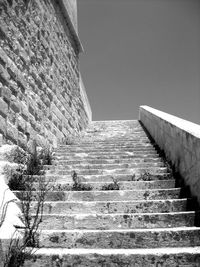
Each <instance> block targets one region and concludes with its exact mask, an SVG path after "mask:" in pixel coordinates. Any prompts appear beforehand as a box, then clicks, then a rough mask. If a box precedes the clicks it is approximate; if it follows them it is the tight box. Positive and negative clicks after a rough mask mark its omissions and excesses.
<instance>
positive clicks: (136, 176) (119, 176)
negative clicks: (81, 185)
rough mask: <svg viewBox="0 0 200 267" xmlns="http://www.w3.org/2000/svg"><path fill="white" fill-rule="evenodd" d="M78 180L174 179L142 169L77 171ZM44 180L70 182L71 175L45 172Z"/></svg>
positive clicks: (167, 174)
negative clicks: (123, 171) (145, 175)
mask: <svg viewBox="0 0 200 267" xmlns="http://www.w3.org/2000/svg"><path fill="white" fill-rule="evenodd" d="M78 177H79V180H80V182H89V183H90V182H113V178H114V179H115V180H117V181H155V180H171V179H174V178H173V176H172V175H171V173H167V172H163V173H155V172H154V173H153V172H151V174H150V176H149V177H146V178H145V177H144V176H143V173H142V171H141V172H138V173H135V174H134V175H133V174H115V173H114V174H99V175H93V174H91V175H80V174H79V173H78ZM38 178H41V179H44V178H43V177H38V176H35V179H38ZM45 180H46V181H51V182H55V183H62V182H66V183H71V182H72V175H71V174H70V175H64V174H47V175H46V176H45Z"/></svg>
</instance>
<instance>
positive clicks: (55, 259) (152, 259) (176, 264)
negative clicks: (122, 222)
mask: <svg viewBox="0 0 200 267" xmlns="http://www.w3.org/2000/svg"><path fill="white" fill-rule="evenodd" d="M199 263H200V247H185V248H183V247H175V248H154V249H143V248H142V249H112V250H111V249H62V248H57V249H56V248H41V249H35V251H34V253H33V255H32V256H31V257H30V258H29V259H27V260H26V262H25V265H24V266H25V267H30V266H31V267H49V266H66V267H86V266H88V267H102V266H104V267H128V266H130V267H153V266H157V267H169V266H170V267H199Z"/></svg>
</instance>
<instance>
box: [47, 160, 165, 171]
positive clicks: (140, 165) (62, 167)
mask: <svg viewBox="0 0 200 267" xmlns="http://www.w3.org/2000/svg"><path fill="white" fill-rule="evenodd" d="M146 167H165V164H164V163H163V162H150V163H147V162H143V163H115V164H114V163H113V164H112V163H111V164H109V163H108V164H85V163H81V164H70V165H62V164H57V165H45V166H44V169H45V170H58V169H59V170H80V169H83V170H84V169H86V170H87V169H101V170H102V169H103V170H113V169H116V168H117V169H119V168H120V169H122V168H127V169H132V168H146Z"/></svg>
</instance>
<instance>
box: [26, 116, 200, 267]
mask: <svg viewBox="0 0 200 267" xmlns="http://www.w3.org/2000/svg"><path fill="white" fill-rule="evenodd" d="M73 171H75V172H76V173H77V176H78V179H79V182H81V184H82V185H84V186H88V185H90V186H91V187H92V190H91V191H70V188H71V187H70V185H71V186H72V183H73V182H72V172H73ZM46 176H47V178H53V179H55V181H56V183H55V185H54V186H53V190H52V191H51V192H49V193H48V196H47V199H46V202H45V206H44V217H43V222H42V224H41V229H42V234H41V236H40V247H41V248H40V249H38V250H36V252H35V255H34V256H33V257H32V259H30V260H27V261H26V263H25V266H37V267H38V266H41V267H47V266H48V267H49V266H55V267H59V266H60V267H61V266H65V267H72V266H73V267H75V266H76V267H80V266H82V267H83V266H95V267H100V266H101V267H102V266H103V267H114V266H126V267H127V266H137V267H139V266H148V267H149V266H157V267H161V266H170V267H175V266H176V267H177V266H180V267H183V266H184V267H186V266H187V267H189V266H190V267H191V266H196V267H197V266H200V228H199V227H197V226H195V224H196V213H195V211H192V210H189V208H188V207H189V206H191V205H188V203H189V202H190V199H187V198H185V197H184V193H183V190H182V189H181V188H176V187H175V180H174V179H173V177H172V174H171V172H170V170H169V169H168V168H167V166H165V164H164V162H163V160H162V158H160V157H159V155H158V153H157V151H156V150H155V148H154V147H153V145H152V144H151V142H150V140H149V139H148V137H147V135H146V133H145V132H144V130H143V128H142V127H141V125H140V124H139V122H138V121H105V122H93V123H92V124H91V126H90V128H89V129H88V130H87V132H86V133H85V136H84V138H83V139H82V141H81V143H78V144H72V145H62V146H60V147H59V148H58V149H57V150H56V152H55V160H54V165H53V166H51V168H50V169H49V170H48V171H47V174H46ZM112 186H113V188H112V189H115V190H105V189H109V188H110V187H112ZM102 187H103V189H104V190H102ZM118 187H119V190H117V189H118Z"/></svg>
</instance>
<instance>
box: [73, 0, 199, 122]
mask: <svg viewBox="0 0 200 267" xmlns="http://www.w3.org/2000/svg"><path fill="white" fill-rule="evenodd" d="M78 24H79V36H80V39H81V41H82V44H83V47H84V50H85V52H84V53H83V54H82V55H81V56H80V66H81V73H82V76H83V81H84V84H85V87H86V91H87V94H88V97H89V100H90V104H91V108H92V112H93V120H112V119H113V120H115V119H127V120H128V119H138V110H139V106H140V105H148V106H151V107H154V108H157V109H160V110H162V111H165V112H168V113H170V114H173V115H176V116H179V117H181V118H184V119H187V120H191V121H193V122H196V123H198V124H200V0H78Z"/></svg>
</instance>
